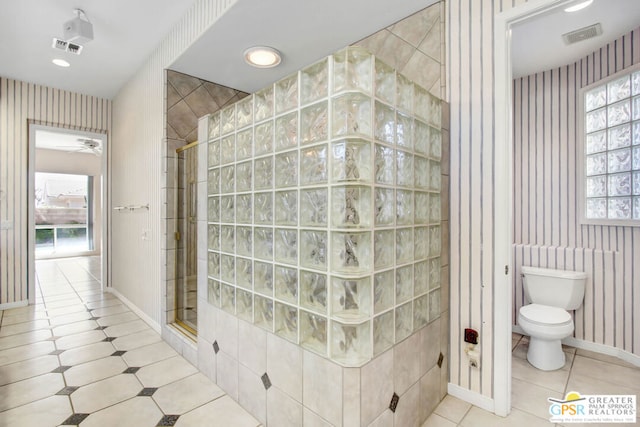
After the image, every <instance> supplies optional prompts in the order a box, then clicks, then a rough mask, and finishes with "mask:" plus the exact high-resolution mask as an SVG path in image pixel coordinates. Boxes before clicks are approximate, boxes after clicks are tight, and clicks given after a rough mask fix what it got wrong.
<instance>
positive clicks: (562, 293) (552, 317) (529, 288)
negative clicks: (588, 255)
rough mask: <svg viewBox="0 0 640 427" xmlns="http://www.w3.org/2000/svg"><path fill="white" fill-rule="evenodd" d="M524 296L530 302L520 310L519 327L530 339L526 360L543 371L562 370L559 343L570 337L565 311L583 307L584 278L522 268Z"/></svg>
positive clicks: (570, 320)
mask: <svg viewBox="0 0 640 427" xmlns="http://www.w3.org/2000/svg"><path fill="white" fill-rule="evenodd" d="M522 277H523V285H524V294H525V297H526V299H527V300H528V301H529V302H531V304H529V305H525V306H522V307H521V308H520V311H519V313H518V324H519V325H520V327H521V328H522V330H523V331H524V332H525V334H527V335H529V336H530V339H529V351H528V352H527V360H528V361H529V363H531V364H532V365H533V366H535V367H536V368H538V369H541V370H543V371H553V370H555V369H560V368H562V367H563V366H564V362H565V359H564V352H563V351H562V343H561V340H562V339H563V338H566V337H568V336H569V335H571V334H572V333H573V328H574V325H573V318H572V317H571V314H569V313H568V312H567V310H575V309H577V308H578V307H580V305H582V300H583V298H584V288H585V282H586V279H587V274H586V273H583V272H580V271H565V270H553V269H550V268H537V267H526V266H522Z"/></svg>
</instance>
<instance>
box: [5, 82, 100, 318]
mask: <svg viewBox="0 0 640 427" xmlns="http://www.w3.org/2000/svg"><path fill="white" fill-rule="evenodd" d="M28 123H37V124H42V125H47V126H56V127H62V128H66V129H73V130H82V131H90V132H97V133H102V132H109V131H110V129H111V101H109V100H107V99H103V98H97V97H94V96H87V95H81V94H78V93H73V92H68V91H63V90H60V89H54V88H50V87H45V86H40V85H37V84H33V83H25V82H22V81H19V80H12V79H7V78H4V77H0V221H1V222H2V224H3V227H2V228H3V229H2V231H0V307H1V306H3V305H5V304H7V305H10V304H12V303H19V302H22V301H25V300H27V298H28V297H29V295H27V294H28V292H27V280H28V278H27V275H28V273H27V250H28V247H27V232H28V229H27V227H28V217H27V184H28V173H29V171H28V169H27V165H28V161H29V154H28V147H29V136H28ZM9 223H10V224H11V225H12V227H10V228H8V229H4V228H5V227H4V225H5V224H6V225H8V224H9Z"/></svg>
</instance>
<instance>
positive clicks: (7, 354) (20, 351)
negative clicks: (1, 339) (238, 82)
mask: <svg viewBox="0 0 640 427" xmlns="http://www.w3.org/2000/svg"><path fill="white" fill-rule="evenodd" d="M55 349H56V348H55V346H54V344H53V341H41V342H36V343H33V344H27V345H23V346H20V347H13V348H10V349H8V350H2V351H0V366H2V365H7V364H9V363H15V362H20V361H22V360H27V359H33V358H34V357H39V356H44V355H45V354H47V353H51V352H52V351H53V350H55Z"/></svg>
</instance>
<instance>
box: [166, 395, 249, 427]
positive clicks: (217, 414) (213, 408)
mask: <svg viewBox="0 0 640 427" xmlns="http://www.w3.org/2000/svg"><path fill="white" fill-rule="evenodd" d="M258 425H260V422H259V421H258V420H256V419H255V418H253V417H252V416H251V415H250V414H249V413H248V412H247V411H245V410H244V409H243V408H242V407H241V406H240V405H238V404H237V403H236V402H234V401H233V399H231V398H230V397H229V396H223V397H221V398H219V399H216V400H214V401H213V402H210V403H207V404H206V405H203V406H200V407H199V408H196V409H194V410H193V411H191V412H187V413H186V414H184V415H182V416H181V417H180V418H178V422H177V423H176V427H199V426H207V427H230V426H234V427H257V426H258Z"/></svg>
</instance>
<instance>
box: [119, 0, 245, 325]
mask: <svg viewBox="0 0 640 427" xmlns="http://www.w3.org/2000/svg"><path fill="white" fill-rule="evenodd" d="M235 1H236V0H197V1H196V2H195V3H194V5H193V6H192V7H191V8H190V9H189V11H188V12H187V13H186V14H185V15H184V16H183V17H182V18H181V19H180V21H179V22H178V23H177V24H176V26H175V27H174V28H173V29H172V30H171V32H170V33H169V34H168V35H167V36H166V37H165V39H164V40H163V41H162V42H161V43H160V44H159V46H158V47H157V48H156V50H155V51H154V52H153V53H152V54H151V56H150V57H149V59H148V60H147V62H146V63H145V64H144V65H143V66H142V67H141V68H140V70H139V71H138V72H137V73H136V74H135V76H133V77H132V78H131V79H130V80H129V82H128V83H127V84H126V85H125V86H124V87H123V88H122V89H121V90H120V92H119V93H118V95H117V96H116V97H115V98H114V100H113V138H112V139H113V143H112V169H111V171H112V177H113V181H112V201H113V204H114V206H116V205H128V204H135V205H137V204H147V203H149V205H150V209H149V211H140V212H135V213H121V214H120V213H119V214H118V215H116V214H114V215H113V223H112V230H113V233H112V242H111V244H112V257H111V260H112V285H113V288H114V289H115V291H117V292H118V293H119V294H120V295H122V296H124V297H125V298H126V299H128V300H129V301H130V302H132V303H133V304H134V305H135V306H136V307H138V308H139V309H140V310H141V311H142V314H143V315H146V316H147V320H150V321H151V322H153V323H155V324H156V326H157V329H159V328H160V325H161V324H163V323H164V322H162V316H163V313H164V310H163V309H164V307H165V305H166V302H165V301H164V298H165V288H166V286H165V282H166V276H167V271H166V265H167V248H166V246H167V245H166V232H167V224H166V222H167V220H166V218H167V206H168V205H169V206H171V205H172V204H173V200H172V194H173V192H167V191H166V190H167V186H168V185H167V182H166V181H167V168H168V167H171V163H170V162H168V161H167V156H166V155H167V144H166V141H165V138H166V135H165V127H166V108H165V96H166V94H165V85H166V76H165V69H166V68H168V67H169V65H170V64H171V63H172V62H173V61H174V60H175V59H176V58H177V57H178V56H179V55H180V54H181V53H182V52H183V51H184V50H185V49H186V48H187V47H188V46H189V45H190V44H191V43H192V42H194V41H195V40H196V39H197V38H198V37H199V36H200V35H201V34H202V33H203V32H204V31H206V30H207V29H208V28H209V27H210V26H211V25H212V24H213V23H214V22H215V21H216V20H217V19H218V17H219V16H221V15H222V14H223V13H224V12H225V11H226V10H227V9H228V8H229V7H231V5H232V4H234V3H235ZM170 274H171V273H170Z"/></svg>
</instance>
